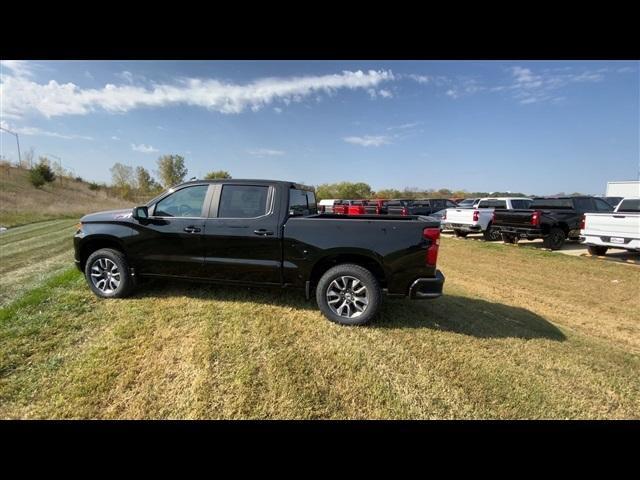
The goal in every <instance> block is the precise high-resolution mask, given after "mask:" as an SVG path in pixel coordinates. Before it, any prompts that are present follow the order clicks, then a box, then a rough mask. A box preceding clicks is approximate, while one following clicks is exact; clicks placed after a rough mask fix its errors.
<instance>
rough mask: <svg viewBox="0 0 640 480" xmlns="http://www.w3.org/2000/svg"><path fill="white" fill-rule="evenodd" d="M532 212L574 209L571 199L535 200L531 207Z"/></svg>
mask: <svg viewBox="0 0 640 480" xmlns="http://www.w3.org/2000/svg"><path fill="white" fill-rule="evenodd" d="M529 208H531V209H532V210H535V209H541V210H552V209H572V208H573V202H572V201H571V199H570V198H534V199H533V201H532V202H531V205H530V206H529Z"/></svg>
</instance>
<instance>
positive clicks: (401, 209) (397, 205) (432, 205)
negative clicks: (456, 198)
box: [387, 198, 456, 215]
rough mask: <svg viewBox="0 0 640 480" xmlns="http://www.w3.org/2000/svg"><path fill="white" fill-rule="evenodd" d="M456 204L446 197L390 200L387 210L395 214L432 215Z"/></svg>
mask: <svg viewBox="0 0 640 480" xmlns="http://www.w3.org/2000/svg"><path fill="white" fill-rule="evenodd" d="M455 207H456V204H455V203H453V202H452V201H451V200H447V199H446V198H425V199H419V200H389V202H388V204H387V211H388V212H389V213H390V214H393V215H431V214H432V213H435V212H439V211H440V210H444V209H446V208H455Z"/></svg>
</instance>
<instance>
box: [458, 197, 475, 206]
mask: <svg viewBox="0 0 640 480" xmlns="http://www.w3.org/2000/svg"><path fill="white" fill-rule="evenodd" d="M474 203H476V199H475V198H467V199H466V200H462V201H461V202H460V203H459V204H458V207H463V208H464V207H473V204H474Z"/></svg>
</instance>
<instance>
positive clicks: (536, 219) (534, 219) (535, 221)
mask: <svg viewBox="0 0 640 480" xmlns="http://www.w3.org/2000/svg"><path fill="white" fill-rule="evenodd" d="M541 216H542V212H541V211H540V210H536V211H535V212H533V215H531V226H532V227H539V226H540V217H541Z"/></svg>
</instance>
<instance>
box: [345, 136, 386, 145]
mask: <svg viewBox="0 0 640 480" xmlns="http://www.w3.org/2000/svg"><path fill="white" fill-rule="evenodd" d="M343 140H344V141H345V142H347V143H352V144H354V145H361V146H363V147H379V146H381V145H387V144H389V143H391V139H390V138H389V137H388V136H386V135H364V136H362V137H344V138H343Z"/></svg>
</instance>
